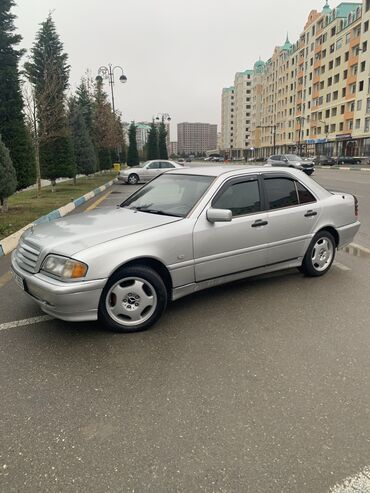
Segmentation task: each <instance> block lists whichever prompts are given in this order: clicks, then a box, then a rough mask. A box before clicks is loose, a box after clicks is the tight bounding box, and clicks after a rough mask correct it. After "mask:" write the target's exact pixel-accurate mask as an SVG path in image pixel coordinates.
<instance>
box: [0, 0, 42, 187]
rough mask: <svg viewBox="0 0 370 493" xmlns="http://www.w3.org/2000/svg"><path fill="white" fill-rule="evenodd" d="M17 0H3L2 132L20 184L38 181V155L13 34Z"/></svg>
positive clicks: (0, 58)
mask: <svg viewBox="0 0 370 493" xmlns="http://www.w3.org/2000/svg"><path fill="white" fill-rule="evenodd" d="M13 6H14V0H0V132H1V134H2V137H3V141H4V143H5V145H6V146H7V147H8V149H9V152H10V156H11V159H12V162H13V165H14V168H15V170H16V173H17V182H18V188H19V189H21V188H25V187H28V186H29V185H32V184H34V183H35V157H34V152H33V149H32V142H31V139H30V135H29V133H28V131H27V128H26V125H25V122H24V118H23V113H22V110H23V100H22V94H21V89H20V83H19V71H18V63H19V59H20V58H21V56H22V55H23V51H22V50H17V49H16V48H15V46H16V45H18V44H19V42H20V41H21V39H22V37H21V36H20V35H19V34H14V31H15V27H14V19H15V16H14V15H13V14H12V13H11V12H10V11H11V8H12V7H13Z"/></svg>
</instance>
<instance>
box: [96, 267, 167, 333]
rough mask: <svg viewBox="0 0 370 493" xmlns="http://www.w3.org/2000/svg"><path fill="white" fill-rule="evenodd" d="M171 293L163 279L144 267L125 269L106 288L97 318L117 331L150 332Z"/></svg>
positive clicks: (114, 275) (115, 274)
mask: <svg viewBox="0 0 370 493" xmlns="http://www.w3.org/2000/svg"><path fill="white" fill-rule="evenodd" d="M167 302H168V293H167V289H166V286H165V284H164V282H163V279H162V278H161V276H160V275H159V274H158V273H157V272H156V271H155V270H153V269H151V268H149V267H144V266H140V265H138V266H129V267H123V268H122V269H119V270H118V271H117V272H115V273H114V274H113V275H112V276H111V277H110V279H109V280H108V282H107V284H106V285H105V287H104V289H103V292H102V295H101V297H100V301H99V308H98V318H99V320H100V322H102V323H103V324H104V326H105V327H106V328H108V329H110V330H113V331H114V332H126V333H129V332H139V331H142V330H146V329H149V327H151V326H152V325H154V324H155V322H157V321H158V320H159V318H160V317H161V316H162V314H163V312H164V311H165V309H166V307H167Z"/></svg>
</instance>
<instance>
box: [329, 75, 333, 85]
mask: <svg viewBox="0 0 370 493" xmlns="http://www.w3.org/2000/svg"><path fill="white" fill-rule="evenodd" d="M332 84H333V77H329V79H328V87H330V86H331V85H332Z"/></svg>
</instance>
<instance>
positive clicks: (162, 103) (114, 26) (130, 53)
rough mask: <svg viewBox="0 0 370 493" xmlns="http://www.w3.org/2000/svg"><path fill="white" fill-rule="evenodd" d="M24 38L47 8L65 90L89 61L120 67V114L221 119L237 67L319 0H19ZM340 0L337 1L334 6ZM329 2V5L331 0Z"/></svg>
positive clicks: (293, 32)
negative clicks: (67, 72) (64, 69)
mask: <svg viewBox="0 0 370 493" xmlns="http://www.w3.org/2000/svg"><path fill="white" fill-rule="evenodd" d="M16 2H17V4H18V5H17V7H16V9H15V13H16V15H17V16H18V19H17V20H16V25H17V27H18V29H19V31H20V34H21V35H22V36H23V42H22V46H23V47H24V48H26V49H27V50H28V49H29V48H30V47H31V46H32V44H33V41H34V37H35V33H36V32H37V30H38V25H39V23H40V22H42V21H43V20H45V18H46V17H47V15H48V12H49V11H53V17H54V20H55V23H56V27H57V31H58V33H59V35H60V37H61V39H62V41H63V43H64V48H65V50H66V51H67V53H68V54H69V62H70V64H71V66H72V71H71V89H74V88H75V87H76V85H77V84H78V82H79V80H80V78H81V76H82V75H83V74H84V72H85V71H86V69H91V70H92V72H93V74H95V73H96V72H97V70H98V68H99V66H100V65H106V64H108V63H113V64H115V65H121V66H122V67H123V68H124V70H125V73H126V75H127V78H128V82H127V84H125V85H121V84H119V83H118V84H117V85H116V89H115V98H116V107H117V109H119V110H120V111H122V113H123V117H124V120H125V121H131V120H136V121H141V120H151V118H152V116H153V115H155V114H157V113H158V112H161V113H169V114H170V115H171V117H172V121H173V125H171V127H172V129H171V135H172V137H174V136H175V133H176V132H175V124H176V123H178V122H181V121H190V122H191V121H201V122H209V123H218V124H220V120H221V104H220V101H221V91H222V88H223V87H225V86H229V85H232V83H233V77H234V74H235V72H238V71H243V70H245V69H247V68H252V67H253V64H254V62H255V61H256V60H257V59H258V58H259V57H261V58H262V59H263V60H266V59H268V58H269V57H270V56H271V54H272V52H273V48H274V46H275V45H281V44H283V43H284V41H285V37H286V33H287V31H288V32H289V37H290V40H291V41H296V39H297V37H298V35H299V34H300V32H301V30H302V28H303V25H304V23H305V21H306V20H307V17H308V14H309V11H310V10H312V9H320V10H321V9H322V7H323V5H324V3H325V0H305V1H303V0H105V1H104V0H16ZM338 3H339V2H336V3H335V4H334V6H335V5H337V4H338ZM331 6H333V5H331Z"/></svg>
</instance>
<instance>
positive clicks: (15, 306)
mask: <svg viewBox="0 0 370 493" xmlns="http://www.w3.org/2000/svg"><path fill="white" fill-rule="evenodd" d="M315 179H317V180H318V181H319V182H320V183H323V184H325V185H327V186H328V187H329V188H335V189H343V191H350V192H352V193H355V194H358V196H359V200H360V207H361V218H362V220H363V222H364V227H363V228H362V229H363V231H361V236H360V235H359V237H358V238H357V239H356V242H357V243H363V244H365V246H366V245H368V243H366V242H367V241H368V240H369V238H370V231H369V223H367V222H366V221H368V217H369V213H370V200H369V181H370V173H369V174H366V173H365V172H363V173H362V172H353V171H351V172H346V171H337V170H328V171H326V170H320V171H318V172H317V174H316V177H315ZM133 190H134V187H130V186H124V185H116V186H114V187H113V189H112V193H111V194H110V195H109V196H107V197H106V198H105V200H104V201H103V202H101V203H100V204H99V205H98V207H110V206H114V205H115V204H116V203H119V202H120V201H121V200H122V197H123V196H125V195H128V194H129V193H130V192H132V191H133ZM90 205H91V204H87V205H86V207H89V206H90ZM8 269H9V259H8V257H6V258H2V259H0V342H1V344H0V348H1V356H0V375H1V377H0V378H1V399H0V410H1V419H0V422H1V430H0V432H1V435H0V436H1V441H0V454H1V457H0V491H4V492H13V491H14V492H23V491H24V492H54V491H55V492H85V491H89V492H97V493H101V492H108V491H112V492H140V493H141V492H155V493H162V492H171V493H172V492H184V493H185V492H186V493H188V492H189V493H195V492H209V493H211V492H212V493H216V492H217V493H219V492H220V493H221V492H222V493H225V492H242V493H244V492H251V493H268V492H272V493H277V492H284V493H321V492H323V493H329V491H335V493H339V491H340V492H341V493H342V492H343V493H344V492H345V493H347V492H351V493H352V492H355V491H357V492H358V491H361V493H365V492H366V493H367V491H370V486H369V484H370V481H369V483H367V485H368V486H369V489H368V490H367V489H362V490H359V489H350V490H348V489H346V490H345V489H343V488H341V489H338V488H336V489H332V488H334V487H335V485H336V484H340V483H342V482H343V480H344V479H345V478H346V477H355V475H357V474H358V473H360V472H361V471H364V468H366V467H367V466H368V465H369V464H370V392H369V389H370V358H369V353H370V330H369V328H370V325H369V320H370V303H369V299H370V283H369V274H370V258H369V257H367V256H361V257H355V256H351V255H349V254H346V253H343V252H340V253H339V254H338V255H337V261H336V264H335V265H334V266H333V268H332V270H331V271H330V272H329V273H328V274H327V275H326V276H324V277H323V278H320V279H311V278H305V277H303V276H302V275H301V274H299V273H298V271H296V270H293V271H286V272H283V273H279V274H274V275H270V276H264V277H260V278H255V279H249V280H245V281H241V282H237V283H233V284H231V285H228V286H226V287H220V288H215V289H212V290H209V291H206V292H201V293H198V294H197V295H193V296H190V297H187V298H184V299H182V300H179V301H177V302H176V303H173V304H172V305H171V306H170V308H169V310H168V312H167V313H166V314H165V316H164V317H163V319H162V320H161V321H160V322H159V324H158V325H157V326H156V327H155V328H154V329H152V330H150V331H148V332H144V333H139V334H132V335H119V334H113V333H109V332H105V331H104V329H103V328H102V327H101V326H100V325H99V323H80V324H77V323H65V322H61V321H57V320H47V319H42V320H43V321H41V322H38V323H30V324H29V325H22V326H19V327H13V326H9V325H4V324H5V323H7V322H13V321H19V320H25V319H30V318H32V317H39V316H42V313H41V312H40V310H39V309H38V308H37V307H36V306H35V305H34V304H33V302H32V301H30V300H28V299H27V297H26V295H25V294H23V293H22V292H20V291H19V290H18V288H17V287H16V286H15V285H14V284H13V282H12V281H9V282H8V281H7V277H6V276H7V271H8ZM365 472H366V471H365ZM363 476H364V475H363ZM362 480H363V477H362ZM364 481H365V482H366V477H365V480H364ZM352 484H355V483H352ZM363 484H365V483H363Z"/></svg>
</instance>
